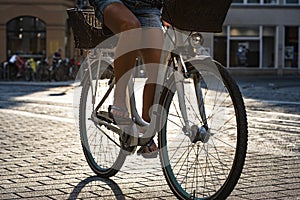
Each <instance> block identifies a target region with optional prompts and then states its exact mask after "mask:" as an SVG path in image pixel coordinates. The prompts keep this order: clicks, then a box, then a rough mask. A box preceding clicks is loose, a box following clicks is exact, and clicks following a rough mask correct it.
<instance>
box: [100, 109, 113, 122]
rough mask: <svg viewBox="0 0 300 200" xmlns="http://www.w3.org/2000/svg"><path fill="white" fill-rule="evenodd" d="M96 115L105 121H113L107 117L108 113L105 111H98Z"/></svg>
mask: <svg viewBox="0 0 300 200" xmlns="http://www.w3.org/2000/svg"><path fill="white" fill-rule="evenodd" d="M97 117H98V118H99V119H101V120H103V121H105V122H108V123H113V119H111V118H110V117H109V113H108V112H107V111H99V112H98V113H97Z"/></svg>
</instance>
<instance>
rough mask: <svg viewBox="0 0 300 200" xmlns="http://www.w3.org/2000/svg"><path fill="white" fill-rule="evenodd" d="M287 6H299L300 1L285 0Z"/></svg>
mask: <svg viewBox="0 0 300 200" xmlns="http://www.w3.org/2000/svg"><path fill="white" fill-rule="evenodd" d="M285 3H286V4H299V0H285Z"/></svg>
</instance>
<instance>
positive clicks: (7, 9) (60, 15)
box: [0, 0, 74, 62]
mask: <svg viewBox="0 0 300 200" xmlns="http://www.w3.org/2000/svg"><path fill="white" fill-rule="evenodd" d="M73 6H74V1H73V0H55V1H50V0H30V1H29V0H0V38H1V42H0V61H1V62H2V61H4V60H7V59H8V58H9V57H10V56H11V55H13V54H14V53H16V52H18V53H19V54H20V56H21V57H25V58H28V57H32V58H36V59H42V58H51V57H52V55H53V53H54V52H55V51H57V49H58V48H61V49H62V56H66V55H67V54H68V53H69V52H70V47H68V46H70V45H69V39H68V38H67V36H68V34H69V33H68V30H69V29H68V26H67V14H66V9H67V8H70V7H73Z"/></svg>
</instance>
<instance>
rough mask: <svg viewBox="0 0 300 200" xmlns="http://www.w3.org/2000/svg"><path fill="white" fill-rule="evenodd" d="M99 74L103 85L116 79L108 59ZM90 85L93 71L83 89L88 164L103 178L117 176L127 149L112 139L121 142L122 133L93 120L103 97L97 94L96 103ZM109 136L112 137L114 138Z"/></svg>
mask: <svg viewBox="0 0 300 200" xmlns="http://www.w3.org/2000/svg"><path fill="white" fill-rule="evenodd" d="M97 63H98V62H94V64H92V65H91V69H92V73H91V74H92V76H93V84H95V79H96V77H97V76H96V74H97V66H98V64H97ZM103 68H107V69H108V71H107V70H105V71H104V72H103V70H102V69H103ZM99 73H100V74H99V78H100V77H101V80H99V82H101V84H103V83H105V84H106V83H107V82H108V81H110V80H111V79H112V78H113V72H112V68H111V67H110V66H109V64H108V63H107V62H104V61H102V62H101V70H100V71H99ZM105 74H106V75H105ZM108 74H109V75H108ZM101 75H104V76H101ZM90 85H91V81H90V74H89V71H86V73H85V74H84V76H83V79H82V92H81V97H80V104H79V131H80V138H81V145H82V148H83V152H84V155H85V158H86V160H87V163H88V164H89V166H90V168H91V169H92V170H93V171H94V172H95V174H97V175H98V176H99V177H102V178H109V177H111V176H114V175H115V174H116V173H117V172H118V171H119V170H120V168H121V167H122V165H123V163H124V161H125V158H126V152H124V150H122V149H121V148H120V147H119V146H118V145H116V144H115V143H114V142H112V141H111V140H110V139H114V140H115V141H116V142H119V135H118V134H117V133H115V132H113V131H112V130H109V129H108V128H107V127H105V126H104V125H102V126H99V125H97V124H96V123H94V122H92V121H91V120H89V118H90V117H91V111H92V110H91V109H94V107H96V106H97V102H99V101H100V99H101V97H99V98H97V97H96V98H95V103H94V104H93V103H92V99H91V87H90ZM98 88H99V87H98ZM101 89H103V88H101ZM94 92H95V91H94ZM96 93H97V95H100V96H101V91H96ZM112 93H113V92H112ZM97 126H98V127H97ZM107 136H109V137H110V139H109V138H108V137H107Z"/></svg>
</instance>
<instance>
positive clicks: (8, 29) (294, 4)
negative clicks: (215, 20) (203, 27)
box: [0, 0, 300, 75]
mask: <svg viewBox="0 0 300 200" xmlns="http://www.w3.org/2000/svg"><path fill="white" fill-rule="evenodd" d="M76 4H77V6H79V7H84V6H86V5H87V1H86V0H75V1H74V0H55V1H50V0H0V38H1V42H0V61H4V60H7V59H8V58H9V57H10V56H11V55H13V54H14V53H15V52H19V53H20V55H21V56H22V57H31V58H35V59H41V58H44V57H47V58H51V57H52V55H53V53H54V52H55V51H56V50H57V49H58V48H62V50H63V51H62V56H63V57H69V58H71V57H74V56H75V57H76V53H77V51H76V50H75V49H74V45H73V38H72V36H71V30H70V27H69V26H68V23H67V14H66V9H67V8H71V7H74V6H75V5H76ZM203 35H204V38H205V42H204V46H205V48H206V50H207V51H208V52H209V53H210V54H211V55H212V56H214V58H215V59H216V60H218V61H219V62H221V63H222V64H223V65H225V66H226V67H228V68H229V69H230V71H232V73H238V74H280V75H281V74H299V72H300V64H299V63H300V55H299V49H300V43H299V38H300V0H233V3H232V6H231V8H230V10H229V12H228V15H227V18H226V20H225V23H224V28H223V32H222V33H217V34H213V33H203Z"/></svg>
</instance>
